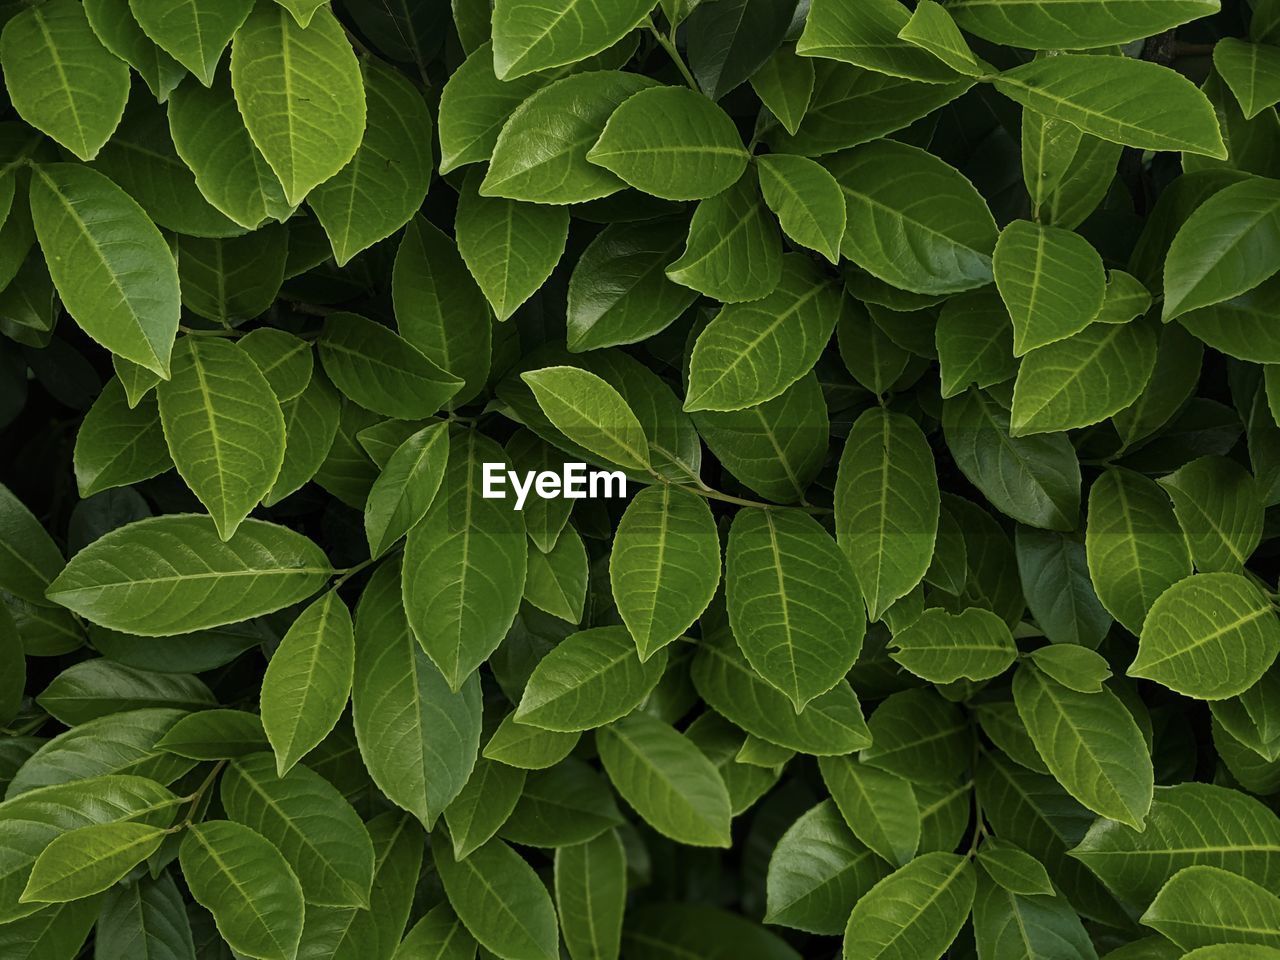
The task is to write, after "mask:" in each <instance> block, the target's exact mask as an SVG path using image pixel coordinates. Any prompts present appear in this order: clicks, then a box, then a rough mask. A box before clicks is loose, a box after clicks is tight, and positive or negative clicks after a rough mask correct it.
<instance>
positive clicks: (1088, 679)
mask: <svg viewBox="0 0 1280 960" xmlns="http://www.w3.org/2000/svg"><path fill="white" fill-rule="evenodd" d="M1030 659H1031V661H1032V663H1034V664H1035V665H1036V666H1037V667H1039V668H1040V670H1041V671H1042V672H1043V673H1044V674H1046V675H1047V676H1049V677H1051V678H1053V679H1054V680H1056V681H1057V682H1058V683H1060V684H1062V685H1063V686H1064V687H1069V688H1070V689H1072V690H1075V691H1076V692H1077V693H1097V692H1098V691H1100V690H1102V689H1104V688H1103V683H1104V682H1105V681H1106V680H1107V679H1108V678H1109V677H1110V676H1111V667H1110V666H1109V665H1108V664H1107V661H1106V660H1105V659H1104V658H1103V657H1102V655H1101V654H1098V653H1095V652H1094V651H1092V650H1089V649H1086V648H1085V647H1077V646H1075V645H1074V644H1069V643H1056V644H1051V645H1049V646H1047V647H1041V648H1040V649H1038V650H1033V651H1032V652H1031V654H1030ZM1015 892H1016V891H1015Z"/></svg>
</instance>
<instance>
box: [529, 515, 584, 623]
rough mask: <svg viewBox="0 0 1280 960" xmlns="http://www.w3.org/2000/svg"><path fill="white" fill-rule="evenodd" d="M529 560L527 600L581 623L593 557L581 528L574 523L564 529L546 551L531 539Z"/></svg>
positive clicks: (571, 620)
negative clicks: (590, 556)
mask: <svg viewBox="0 0 1280 960" xmlns="http://www.w3.org/2000/svg"><path fill="white" fill-rule="evenodd" d="M528 563H529V568H528V573H527V574H526V576H525V579H524V598H525V600H527V601H528V602H529V603H531V604H533V606H535V607H537V608H538V609H539V610H543V611H545V612H547V613H549V614H551V615H552V616H554V617H559V618H560V619H561V620H564V621H566V622H567V623H572V624H575V625H576V624H578V623H581V622H582V616H583V610H584V608H585V606H586V602H587V580H588V577H589V576H590V561H589V560H588V558H587V548H586V546H585V545H584V544H583V542H582V537H581V536H579V535H578V531H576V530H574V529H573V528H572V527H570V528H568V529H567V530H564V531H562V532H561V534H560V537H559V538H558V539H557V540H556V542H555V546H553V547H552V548H551V550H550V551H549V552H547V553H543V552H542V551H541V550H539V549H538V547H537V545H536V544H534V543H533V542H530V544H529V561H528Z"/></svg>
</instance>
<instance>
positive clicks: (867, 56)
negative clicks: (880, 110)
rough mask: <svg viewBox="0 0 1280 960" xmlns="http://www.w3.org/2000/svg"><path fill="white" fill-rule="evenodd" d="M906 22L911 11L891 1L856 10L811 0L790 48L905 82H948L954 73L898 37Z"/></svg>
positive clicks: (876, 0)
mask: <svg viewBox="0 0 1280 960" xmlns="http://www.w3.org/2000/svg"><path fill="white" fill-rule="evenodd" d="M910 19H911V12H910V11H909V10H907V8H906V7H904V6H902V5H901V4H900V3H897V2H896V0H868V2H866V3H860V4H859V5H858V6H857V7H850V6H848V5H847V4H843V3H841V2H840V0H817V2H816V3H815V4H814V6H813V8H812V9H811V10H810V12H809V16H808V18H807V19H806V21H805V28H804V33H802V34H801V35H800V39H799V41H798V42H797V43H796V52H797V53H799V54H800V55H801V56H804V57H827V58H829V59H832V60H843V61H845V62H846V63H852V64H855V65H857V66H859V67H865V68H866V69H868V70H876V71H878V72H880V73H887V74H889V75H890V76H895V77H905V78H908V79H911V80H924V81H927V82H929V83H947V82H949V81H952V80H954V79H955V78H956V73H955V71H954V70H952V69H951V68H950V67H949V66H947V65H946V64H944V63H943V62H942V61H941V60H939V59H938V58H937V57H935V56H934V55H933V54H931V53H929V52H927V51H925V50H922V49H921V48H920V47H917V46H916V45H915V44H913V43H910V42H909V41H907V40H900V39H899V38H898V34H899V33H900V32H901V31H902V29H903V28H904V27H906V25H907V23H908V22H909V21H910Z"/></svg>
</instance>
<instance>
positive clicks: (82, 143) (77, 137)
mask: <svg viewBox="0 0 1280 960" xmlns="http://www.w3.org/2000/svg"><path fill="white" fill-rule="evenodd" d="M0 63H2V64H3V65H4V80H5V86H6V87H7V88H8V92H9V98H10V100H11V101H12V103H13V107H14V109H15V110H17V112H18V115H19V116H20V117H22V119H23V120H25V121H27V123H29V124H31V125H32V126H33V127H35V128H36V129H37V130H40V131H42V132H44V133H47V134H48V135H49V136H50V137H52V138H53V139H54V140H56V141H58V143H60V144H62V145H63V146H64V147H66V148H67V149H68V150H70V151H71V152H72V153H74V154H75V155H76V156H77V157H79V158H80V159H81V160H92V159H93V158H94V157H96V156H97V155H98V151H99V150H101V149H102V146H103V144H105V143H106V142H107V140H108V139H110V137H111V134H112V133H113V132H114V131H115V129H116V125H117V124H119V123H120V118H121V117H122V116H123V115H124V105H125V101H126V100H128V99H129V67H128V65H127V64H125V62H124V61H123V60H120V59H119V58H117V57H116V56H115V54H113V53H111V51H109V50H108V49H107V48H106V47H104V46H103V45H102V42H101V41H100V40H99V39H98V37H97V34H95V33H94V32H93V28H92V27H91V26H90V25H89V18H88V17H87V16H86V15H85V9H84V7H83V6H82V5H81V4H80V3H77V2H76V0H51V2H49V3H46V4H42V5H41V6H38V7H28V8H27V9H25V10H23V11H22V12H21V13H19V14H18V15H17V16H14V17H12V18H11V19H9V21H8V22H7V23H6V24H5V26H4V33H3V34H2V35H0ZM60 252H61V251H60ZM49 259H50V260H51V261H52V259H53V258H52V257H50V258H49Z"/></svg>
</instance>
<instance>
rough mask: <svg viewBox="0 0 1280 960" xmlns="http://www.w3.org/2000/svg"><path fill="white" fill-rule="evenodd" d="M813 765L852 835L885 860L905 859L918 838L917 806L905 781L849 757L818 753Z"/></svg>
mask: <svg viewBox="0 0 1280 960" xmlns="http://www.w3.org/2000/svg"><path fill="white" fill-rule="evenodd" d="M818 768H819V769H820V770H821V771H822V781H823V783H825V784H826V785H827V789H828V790H829V791H831V798H832V799H833V800H835V802H836V806H837V807H838V808H839V809H840V815H841V816H843V817H844V819H845V822H846V823H847V824H848V825H849V829H851V830H852V831H853V833H854V836H856V837H857V838H858V839H859V840H861V841H862V842H863V843H865V844H866V845H867V846H868V847H870V848H871V849H872V850H874V851H875V852H876V853H878V854H879V855H880V856H881V857H882V858H883V859H885V860H887V861H888V862H889V863H892V864H896V865H897V866H905V865H906V864H908V863H910V862H911V860H912V858H913V857H915V855H916V849H917V847H918V846H919V844H920V812H919V810H918V809H917V807H916V797H915V791H914V790H913V789H912V787H911V784H910V783H909V782H908V781H906V780H904V779H903V778H902V777H899V776H897V775H896V774H893V773H889V772H888V771H885V770H880V769H878V768H876V767H871V766H867V765H866V764H864V763H861V762H859V761H857V760H854V759H853V758H852V757H821V758H820V759H819V761H818Z"/></svg>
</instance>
